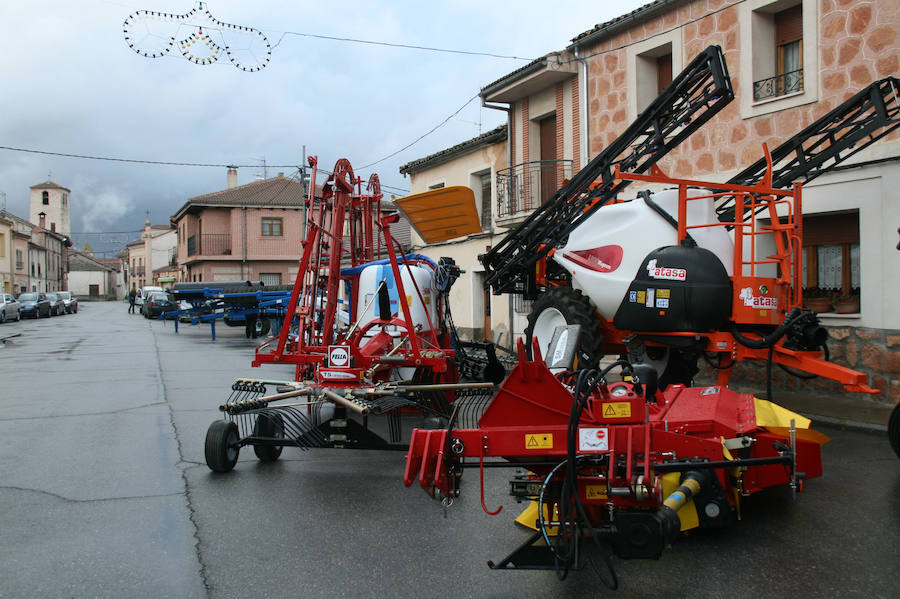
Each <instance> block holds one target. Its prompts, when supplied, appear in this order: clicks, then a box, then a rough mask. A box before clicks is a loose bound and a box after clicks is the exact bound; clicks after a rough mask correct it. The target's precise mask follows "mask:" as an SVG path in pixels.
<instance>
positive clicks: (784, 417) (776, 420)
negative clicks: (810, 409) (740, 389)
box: [753, 397, 811, 429]
mask: <svg viewBox="0 0 900 599" xmlns="http://www.w3.org/2000/svg"><path fill="white" fill-rule="evenodd" d="M753 402H754V403H755V404H756V425H757V426H764V427H766V428H769V427H773V426H774V427H786V428H790V426H791V419H792V418H793V419H794V426H795V427H797V428H798V429H800V428H809V424H810V422H811V421H810V419H809V418H804V417H803V416H801V415H800V414H797V413H796V412H791V411H790V410H788V409H787V408H782V407H781V406H779V405H777V404H774V403H772V402H771V401H766V400H765V399H758V398H756V397H754V398H753Z"/></svg>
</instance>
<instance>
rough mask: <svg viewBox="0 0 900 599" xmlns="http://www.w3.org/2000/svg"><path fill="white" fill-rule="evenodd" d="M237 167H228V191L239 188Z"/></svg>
mask: <svg viewBox="0 0 900 599" xmlns="http://www.w3.org/2000/svg"><path fill="white" fill-rule="evenodd" d="M237 184H238V182H237V167H236V166H234V165H230V166H229V167H228V184H227V187H228V189H234V188H235V187H237Z"/></svg>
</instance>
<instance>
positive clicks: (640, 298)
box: [637, 291, 647, 304]
mask: <svg viewBox="0 0 900 599" xmlns="http://www.w3.org/2000/svg"><path fill="white" fill-rule="evenodd" d="M646 300H647V292H646V291H638V292H637V303H639V304H643V303H644V302H645V301H646Z"/></svg>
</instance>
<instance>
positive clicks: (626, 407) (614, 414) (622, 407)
mask: <svg viewBox="0 0 900 599" xmlns="http://www.w3.org/2000/svg"><path fill="white" fill-rule="evenodd" d="M603 417H604V418H631V403H630V402H627V401H610V402H606V403H604V404H603Z"/></svg>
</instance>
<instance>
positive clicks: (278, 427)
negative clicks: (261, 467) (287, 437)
mask: <svg viewBox="0 0 900 599" xmlns="http://www.w3.org/2000/svg"><path fill="white" fill-rule="evenodd" d="M253 436H254V437H262V438H264V439H284V420H282V418H281V414H268V413H265V412H263V413H260V414H259V415H258V416H257V417H256V424H255V425H254V426H253ZM282 449H284V447H282V446H281V445H254V446H253V453H255V454H256V457H257V458H259V461H260V462H274V461H275V460H277V459H278V457H279V456H280V455H281V450H282Z"/></svg>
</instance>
